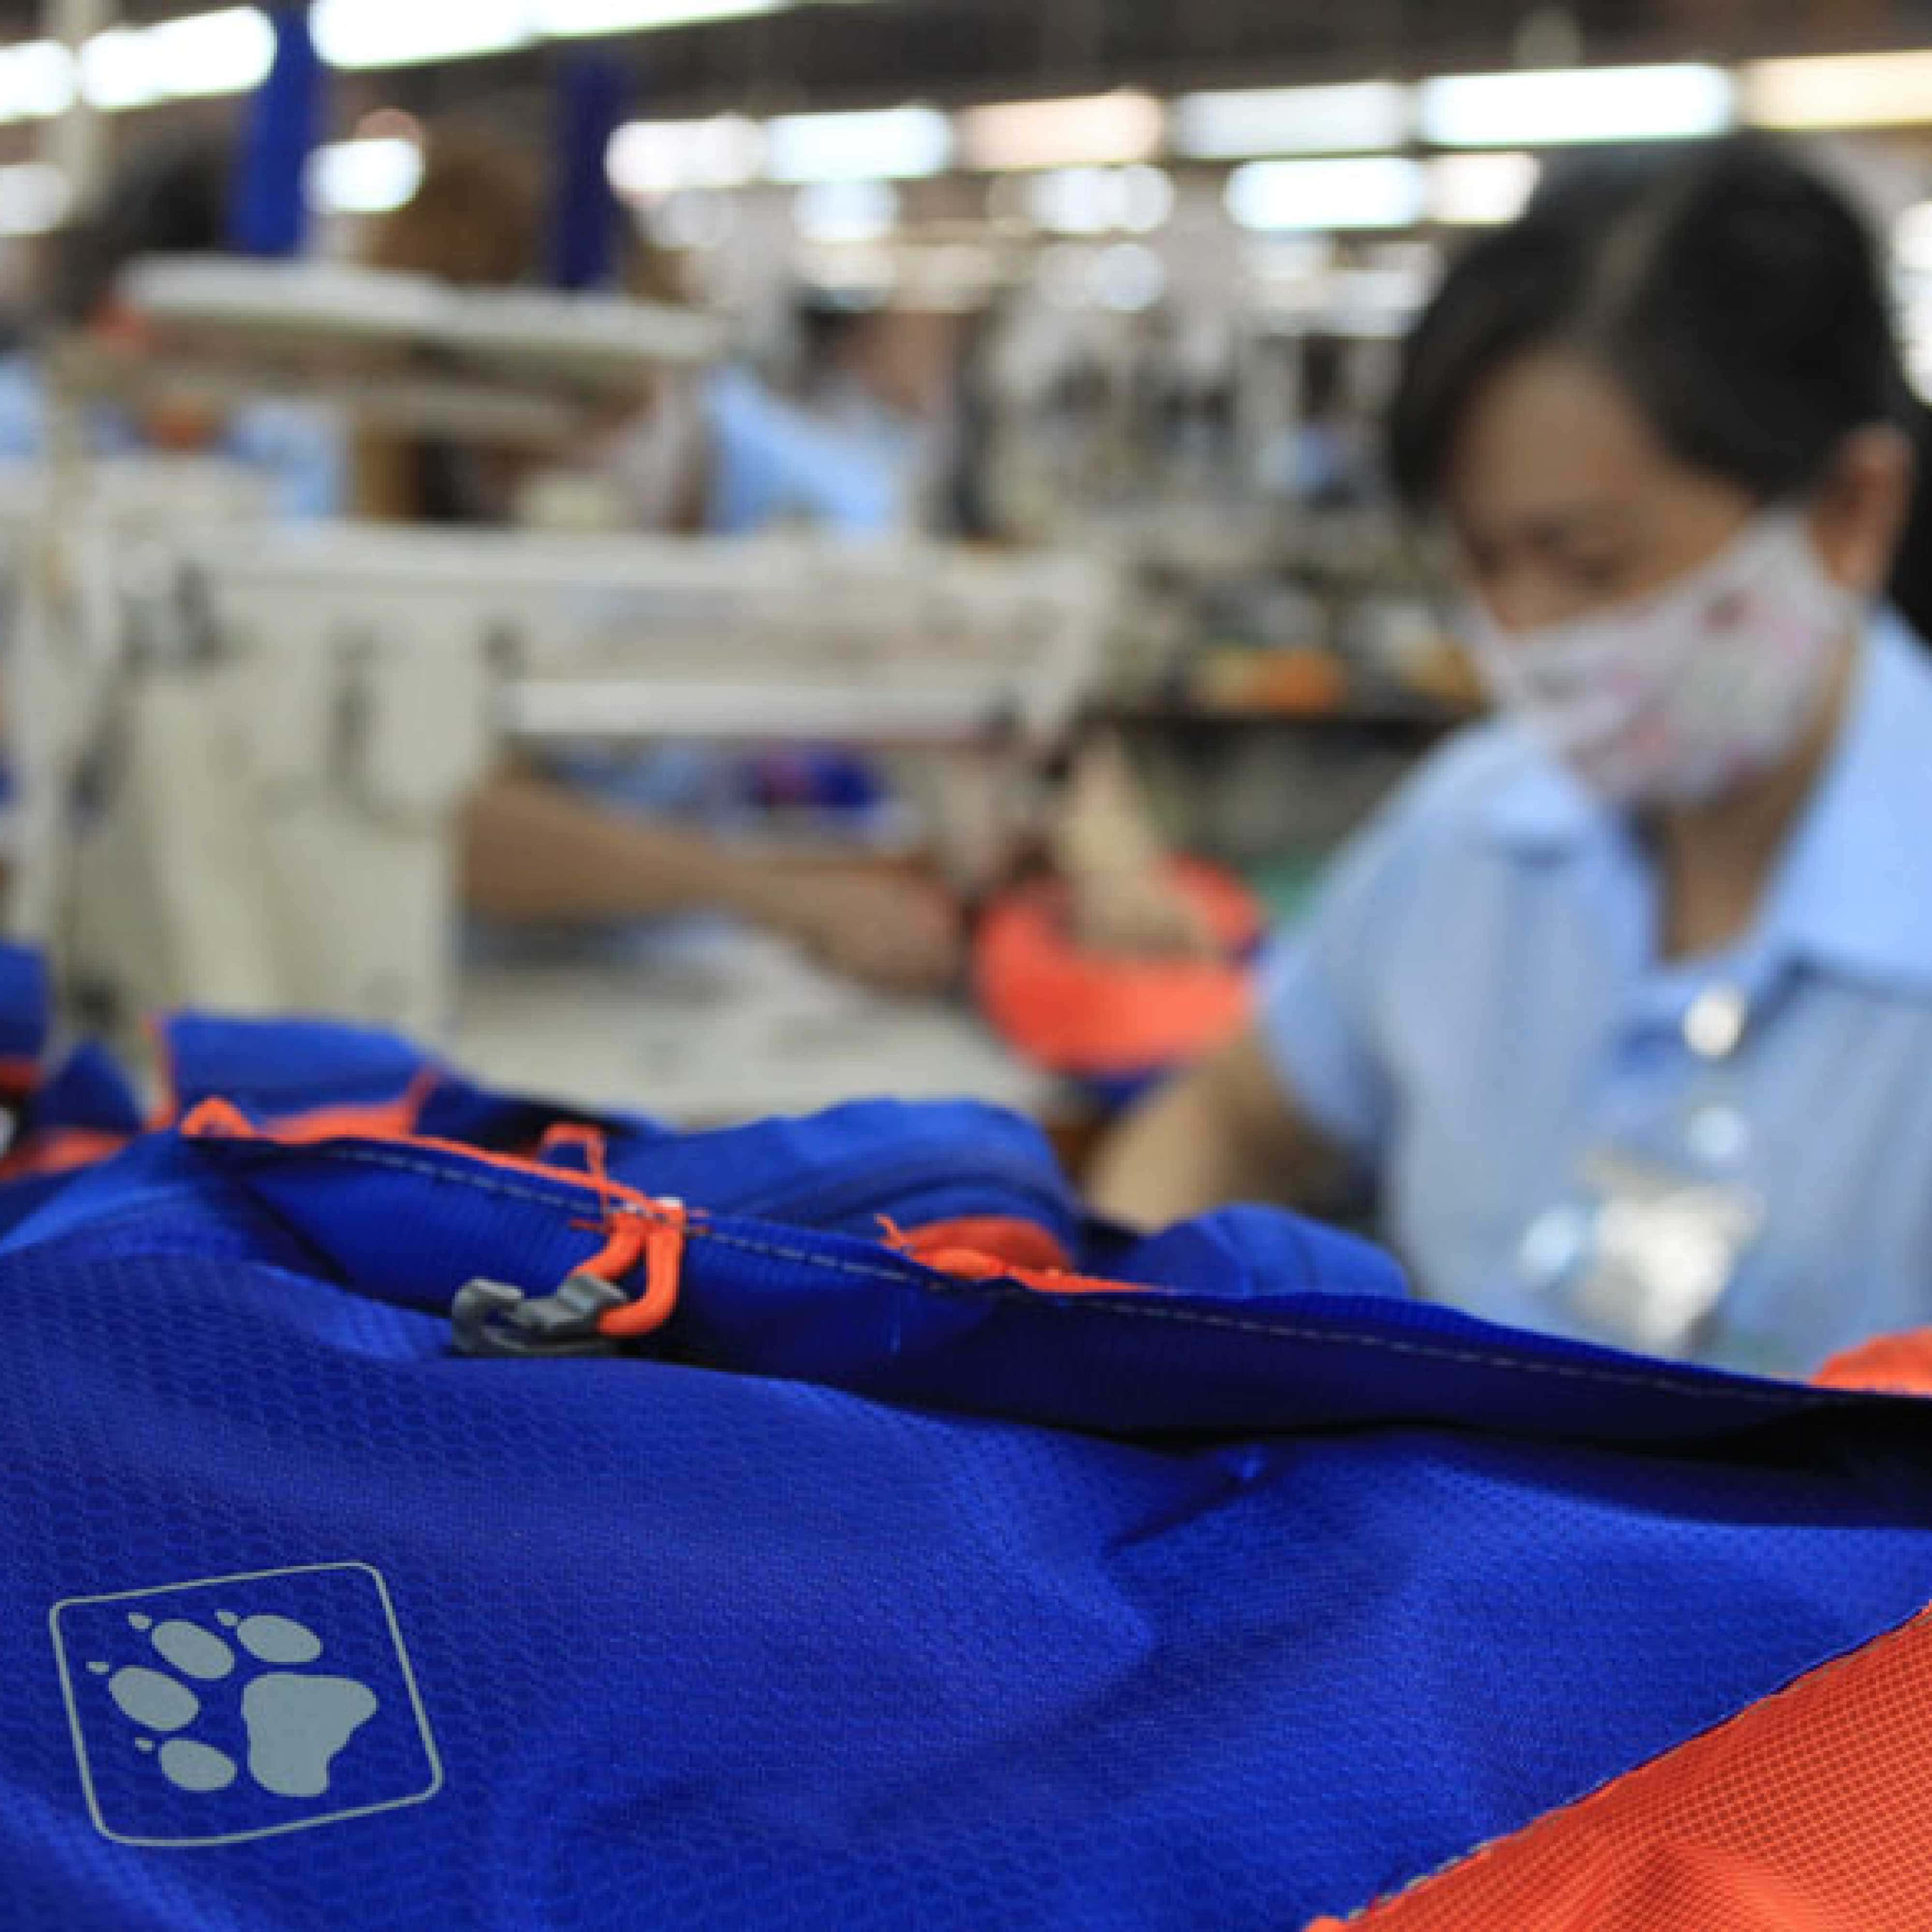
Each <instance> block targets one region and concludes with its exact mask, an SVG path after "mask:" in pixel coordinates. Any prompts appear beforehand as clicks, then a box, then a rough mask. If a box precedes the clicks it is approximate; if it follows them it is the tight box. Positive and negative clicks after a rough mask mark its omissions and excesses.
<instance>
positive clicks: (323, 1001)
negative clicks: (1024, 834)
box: [48, 525, 1111, 1104]
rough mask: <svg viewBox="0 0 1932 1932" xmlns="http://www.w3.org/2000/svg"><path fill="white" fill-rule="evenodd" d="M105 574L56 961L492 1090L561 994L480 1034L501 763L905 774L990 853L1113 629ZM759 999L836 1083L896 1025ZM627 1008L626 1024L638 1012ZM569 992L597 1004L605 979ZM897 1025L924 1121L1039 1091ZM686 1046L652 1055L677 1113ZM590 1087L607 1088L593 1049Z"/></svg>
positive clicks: (270, 550) (593, 583)
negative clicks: (478, 804)
mask: <svg viewBox="0 0 1932 1932" xmlns="http://www.w3.org/2000/svg"><path fill="white" fill-rule="evenodd" d="M84 553H85V555H86V558H87V559H88V568H89V571H91V572H92V573H95V574H99V573H105V581H96V582H93V583H90V585H89V591H88V594H87V595H86V597H85V598H83V604H84V607H85V608H86V610H88V611H89V612H90V613H92V624H93V625H94V626H95V629H96V631H97V632H98V630H99V628H100V627H101V626H102V625H106V626H107V628H108V629H109V631H110V633H111V634H110V635H108V636H106V637H101V636H100V635H98V634H97V635H96V636H95V637H94V638H93V640H92V642H91V643H90V646H89V655H90V657H92V658H95V659H96V660H101V661H111V662H112V663H113V664H114V666H115V670H114V672H113V676H111V677H108V678H107V679H104V680H103V682H102V683H101V687H100V688H101V703H100V706H99V715H98V719H97V721H96V737H95V746H94V749H93V751H92V754H91V756H90V760H89V762H90V763H91V765H92V770H93V776H92V780H91V781H90V784H89V791H90V793H91V797H92V804H91V807H90V817H89V820H88V822H87V823H86V824H85V825H84V826H80V827H78V828H74V829H72V832H71V863H70V864H69V865H68V867H67V868H66V883H67V887H68V889H66V890H65V892H63V893H62V895H61V901H60V904H59V907H58V914H57V916H55V918H54V919H52V921H51V922H50V929H49V935H48V936H50V937H52V938H55V940H56V941H58V950H59V952H60V953H61V956H62V958H63V959H64V960H65V962H66V965H67V967H68V971H69V973H70V974H71V977H72V978H73V979H74V981H75V983H77V984H79V985H80V986H84V987H86V988H87V989H89V990H90V991H91V992H92V993H93V994H94V995H95V1001H96V1004H104V1005H105V1006H107V1007H110V1009H112V1010H114V1011H115V1012H118V1013H132V1012H134V1011H137V1010H146V1009H148V1008H151V1007H155V1006H160V1005H168V1004H178V1003H183V1002H187V1003H193V1004H203V1005H208V1006H212V1007H220V1008H223V1009H225V1010H229V1011H242V1012H251V1011H254V1012H272V1011H287V1010H306V1011H315V1012H323V1013H334V1014H338V1015H341V1016H345V1017H348V1018H352V1019H364V1020H368V1021H371V1022H377V1023H380V1024H383V1025H394V1026H398V1027H401V1028H406V1029H407V1030H409V1031H412V1032H414V1033H416V1034H418V1035H419V1036H422V1037H427V1038H429V1039H432V1040H442V1041H446V1042H448V1041H450V1040H452V1039H456V1040H458V1042H459V1045H460V1047H461V1049H462V1050H463V1052H464V1054H465V1057H466V1058H469V1060H471V1061H472V1062H475V1061H483V1062H487V1061H490V1058H491V1057H492V1056H491V1053H490V1051H489V1041H490V1040H491V1039H494V1040H496V1041H497V1042H498V1043H508V1044H510V1045H511V1046H514V1035H515V1034H516V1032H517V1021H516V1019H515V1017H514V1016H515V1013H516V1012H517V1010H518V1007H517V986H518V984H519V982H517V980H515V979H514V977H510V978H506V977H505V976H504V975H503V974H496V975H495V976H494V977H490V976H489V975H487V974H486V975H485V976H484V980H483V983H482V984H481V986H475V985H474V984H472V994H473V995H474V997H473V998H472V1001H471V1002H470V1006H471V1019H472V1022H473V1023H472V1025H469V1026H468V1027H467V1028H459V1019H460V1010H461V1006H462V1002H461V1001H460V998H459V993H460V987H461V976H460V971H459V967H460V956H459V948H460V930H461V919H460V908H459V906H458V900H457V880H456V868H455V857H456V850H457V825H458V814H459V813H460V811H461V808H462V806H463V802H464V801H465V799H466V798H467V796H469V794H470V793H471V792H472V790H474V788H475V787H476V786H477V785H478V784H479V783H480V782H481V781H482V779H483V778H484V775H485V774H486V773H487V772H488V771H489V770H490V769H491V767H492V766H493V764H494V763H496V761H497V760H499V759H500V758H502V757H504V756H505V755H507V754H511V753H512V752H514V751H537V752H541V751H543V750H544V749H545V748H553V747H559V746H563V745H573V744H581V743H583V742H586V741H595V742H599V743H603V744H609V743H612V742H616V743H620V744H621V743H626V742H657V741H662V740H664V739H703V740H705V741H708V742H723V743H730V742H737V743H742V744H758V743H765V742H772V741H780V742H800V741H805V742H813V741H816V742H835V743H838V744H841V745H863V746H870V747H875V748H888V749H891V750H893V751H898V752H901V753H904V754H909V755H910V757H912V758H913V759H914V760H916V763H918V764H919V765H920V766H922V767H924V768H926V769H927V770H928V771H929V772H931V771H933V770H939V771H943V772H946V773H947V774H948V775H949V778H950V790H951V796H950V797H949V799H947V802H946V803H945V805H944V806H942V808H941V814H940V815H941V817H947V815H948V814H950V817H951V820H952V822H953V823H955V824H956V825H958V824H961V823H973V822H975V821H976V820H977V821H978V822H982V823H983V822H984V820H986V819H987V818H988V817H990V816H993V815H996V814H997V813H998V811H999V809H1000V807H1001V802H1002V800H1003V799H1004V796H1006V795H1007V793H1009V792H1010V789H1011V787H1012V785H1013V781H1014V777H1015V774H1016V771H1017V770H1018V769H1019V768H1020V767H1021V766H1022V765H1023V763H1024V762H1025V759H1026V758H1027V757H1029V756H1030V755H1031V754H1034V753H1035V752H1037V749H1038V748H1040V746H1042V745H1044V744H1046V743H1047V742H1050V741H1051V740H1052V738H1053V737H1054V736H1055V733H1057V732H1058V731H1059V730H1061V727H1063V726H1064V724H1066V723H1067V721H1068V719H1069V718H1070V715H1072V713H1073V710H1074V709H1075V708H1076V706H1077V705H1078V704H1079V702H1080V700H1081V699H1082V696H1083V695H1084V694H1085V693H1086V692H1087V691H1088V690H1089V689H1090V688H1091V685H1092V684H1093V682H1094V679H1095V677H1096V676H1097V672H1098V670H1099V668H1100V661H1101V653H1102V648H1103V640H1104V637H1105V634H1106V629H1107V627H1108V623H1109V610H1110V598H1111V586H1110V583H1109V579H1108V578H1107V577H1106V574H1105V573H1104V572H1103V571H1100V570H1099V569H1098V568H1096V567H1094V566H1091V565H1088V564H1087V563H1085V562H1082V560H1080V559H1075V558H1067V557H1062V556H1052V555H1034V556H1013V557H1005V556H995V555H992V554H980V553H973V552H970V551H968V550H962V549H960V548H958V547H947V546H942V545H938V544H925V543H907V544H881V545H876V546H853V545H849V544H835V543H832V542H829V541H823V540H818V539H807V538H799V537H784V538H771V539H766V540H754V541H749V542H744V541H733V542H723V541H712V540H703V539H674V538H604V537H578V536H571V537H563V536H550V535H532V534H527V533H519V532H441V531H430V530H421V529H401V528H397V527H393V526H355V525H338V526H327V525H323V526H307V527H299V526H298V527H289V528H281V529H276V528H266V529H251V530H248V531H245V532H235V531H233V530H226V529H211V528H208V527H207V526H205V525H204V526H200V527H199V528H197V529H193V530H184V531H180V532H171V533H169V534H168V535H166V536H165V537H159V538H156V539H155V540H154V541H152V542H150V543H148V544H145V545H143V546H141V547H138V548H137V549H133V550H130V549H126V548H121V549H116V548H115V547H113V546H105V547H103V546H93V547H86V549H85V552H84ZM970 863H971V860H970V859H966V860H963V861H962V864H963V865H970ZM733 970H735V969H733ZM538 977H541V976H538ZM753 977H754V980H757V985H758V987H759V989H761V991H760V997H761V998H763V1001H764V1007H765V1010H766V1015H767V1019H769V1022H770V1024H769V1025H768V1026H767V1027H766V1037H767V1040H768V1043H769V1041H772V1040H776V1041H779V1042H781V1043H782V1041H783V1040H784V1039H787V1038H789V1039H790V1040H791V1041H792V1042H793V1045H794V1046H795V1045H796V1042H797V1040H799V1039H800V1038H802V1037H803V1036H804V1035H805V1034H812V1033H813V1032H814V1031H816V1032H817V1034H820V1035H821V1036H823V1039H825V1040H830V1041H831V1043H832V1044H831V1045H830V1046H828V1047H826V1048H825V1052H826V1053H830V1054H832V1055H835V1054H836V1052H838V1046H837V1040H838V1028H839V1027H841V1026H844V1027H845V1028H847V1029H848V1031H849V1029H850V1028H853V1027H854V1026H857V1027H860V1028H867V1027H870V1028H873V1029H874V1030H875V1029H876V1026H877V1025H878V1024H880V1023H881V1017H882V1013H883V1009H875V1010H874V1011H873V1012H872V1013H871V1014H870V1015H869V1016H866V1015H864V1014H861V1013H858V1012H857V1011H856V1010H852V1011H849V1012H848V1011H845V1010H844V1009H842V1008H841V1007H840V1006H839V1003H838V1001H837V1000H836V999H835V998H832V997H831V996H830V995H826V994H825V993H824V992H823V989H822V988H820V989H818V990H812V989H810V988H808V987H807V986H805V985H804V984H803V983H795V984H794V985H793V987H792V989H791V991H790V992H789V993H787V994H785V995H784V996H783V997H781V998H778V1001H777V1003H776V1005H775V1006H774V1004H773V1001H772V984H773V983H772V975H771V973H770V972H769V971H761V972H760V973H759V974H754V976H753ZM553 978H554V976H553ZM606 980H607V990H608V991H609V992H610V994H611V995H612V997H611V999H610V1000H609V1001H607V1002H606V1010H607V1013H609V1014H610V1016H612V1017H613V1019H614V1017H615V1016H616V1014H617V1013H619V1012H620V1011H622V1001H623V1000H624V999H625V998H628V1000H629V1001H631V1002H633V1003H634V1002H635V1001H637V991H638V989H637V985H636V983H634V982H631V983H629V990H628V992H619V988H620V987H622V986H624V985H625V983H624V982H622V981H621V980H619V981H611V980H609V976H606ZM520 984H521V985H523V986H524V987H526V988H529V987H531V986H534V985H535V981H534V980H530V979H529V978H527V977H526V978H525V979H524V980H522V981H521V982H520ZM741 990H742V989H741ZM552 995H553V1004H557V1003H559V1002H560V1003H561V1004H562V1005H563V1006H565V1007H569V1008H571V1009H572V1010H578V1011H580V1010H582V1009H583V1007H584V1006H585V1004H586V1001H589V1003H590V1004H592V1005H594V1004H595V997H594V995H593V992H592V989H589V987H588V986H586V983H585V982H584V981H583V978H582V977H581V975H579V976H578V977H577V978H576V979H575V980H572V981H571V982H570V983H568V985H566V984H565V983H563V982H558V983H557V984H556V986H553V988H552ZM506 1001H508V1004H507V1005H506V1004H505V1002H506ZM828 1002H829V1004H828ZM479 1007H480V1010H481V1013H482V1014H483V1016H484V1017H483V1018H482V1019H481V1021H480V1022H478V1021H476V1019H475V1016H476V1013H477V1012H478V1010H479ZM523 1010H526V1011H527V1010H529V1003H528V1002H525V1005H524V1009H523ZM665 1010H666V1011H667V1012H675V1011H676V1003H675V1001H673V1002H671V1003H670V1005H669V1006H668V1007H667V1008H666V1009H665ZM814 1014H816V1015H817V1017H816V1018H815V1019H814V1018H813V1017H812V1015H814ZM841 1014H842V1017H840V1015H841ZM828 1015H830V1016H832V1017H831V1018H829V1019H828V1017H827V1016H828ZM686 1019H687V1022H688V1014H687V1016H686ZM892 1024H894V1025H910V1026H911V1027H912V1031H911V1032H910V1033H908V1034H907V1036H906V1039H905V1040H904V1043H902V1046H903V1051H902V1052H901V1055H899V1062H900V1064H899V1067H898V1072H899V1075H900V1078H899V1079H898V1082H897V1084H898V1085H899V1086H900V1087H901V1088H902V1089H909V1090H910V1091H925V1090H926V1089H927V1088H931V1089H932V1090H933V1091H948V1090H950V1089H952V1088H959V1087H962V1086H963V1087H967V1088H971V1089H972V1090H973V1091H987V1090H988V1088H989V1082H991V1084H992V1086H993V1087H994V1089H995V1091H1002V1093H1003V1094H1004V1088H1010V1087H1011V1085H1012V1084H1013V1082H1012V1079H1011V1076H1010V1070H1004V1072H1003V1076H1002V1077H1003V1080H1004V1088H1003V1086H1002V1084H1001V1082H1000V1081H993V1080H992V1070H991V1067H990V1064H988V1063H980V1064H972V1065H964V1064H962V1063H961V1062H960V1060H959V1055H958V1054H957V1053H956V1052H954V1051H953V1048H954V1047H955V1046H956V1045H957V1043H956V1041H948V1040H946V1039H944V1038H942V1037H941V1035H940V1034H937V1033H935V1032H934V1031H932V1028H930V1027H929V1026H928V1027H926V1028H925V1029H924V1031H920V1027H919V1024H918V1023H916V1022H914V1021H913V1018H912V1016H909V1015H907V1014H904V1013H901V1014H900V1015H899V1016H898V1018H897V1019H895V1020H894V1021H893V1022H892ZM479 1026H480V1028H481V1033H480V1035H479V1032H478V1028H479ZM827 1026H829V1027H830V1028H831V1032H830V1034H826V1027H827ZM915 1036H916V1037H915ZM479 1040H480V1044H479ZM665 1044H668V1045H670V1046H673V1047H674V1046H675V1041H674V1040H671V1041H669V1042H668V1043H661V1045H660V1047H659V1048H658V1049H649V1050H646V1049H644V1048H643V1047H640V1049H639V1051H640V1053H642V1055H643V1061H640V1063H639V1064H640V1066H641V1065H642V1064H643V1062H644V1061H650V1060H651V1059H652V1054H653V1053H655V1055H656V1060H657V1061H658V1063H660V1064H659V1071H658V1078H659V1084H662V1083H663V1082H664V1079H666V1078H667V1076H665V1075H664V1070H663V1067H662V1065H661V1063H662V1061H663V1059H664V1045H665ZM821 1045H823V1040H821ZM582 1047H583V1043H582V1042H578V1043H577V1048H582ZM577 1048H571V1049H568V1050H569V1051H573V1052H574V1051H577ZM556 1051H557V1052H562V1051H565V1048H563V1047H561V1046H559V1047H558V1048H557V1049H556ZM498 1058H499V1059H500V1058H501V1056H500V1055H499V1056H498ZM552 1058H554V1054H553V1055H552ZM579 1058H580V1060H581V1061H583V1065H584V1077H583V1078H580V1079H577V1081H576V1082H575V1083H574V1084H575V1085H577V1086H578V1087H580V1088H581V1087H583V1086H585V1085H586V1084H587V1082H589V1081H590V1080H591V1079H594V1076H595V1072H596V1066H595V1061H596V1055H595V1048H594V1046H592V1047H591V1048H589V1049H585V1050H584V1051H583V1052H580V1053H579ZM780 1058H782V1055H780ZM820 1058H821V1060H822V1059H823V1058H824V1054H823V1053H821V1055H820ZM510 1060H511V1061H512V1062H515V1061H516V1060H517V1056H516V1055H515V1054H514V1052H512V1053H511V1055H510ZM518 1064H520V1063H518ZM921 1067H923V1068H924V1069H925V1070H926V1071H925V1072H923V1073H922V1072H920V1071H919V1069H920V1068H921ZM483 1070H484V1071H485V1072H486V1073H487V1072H489V1071H490V1067H489V1066H488V1065H487V1064H485V1065H484V1069H483ZM531 1071H532V1073H535V1072H536V1071H538V1070H537V1069H534V1068H533V1069H532V1070H531ZM514 1074H515V1067H514V1065H506V1066H505V1067H504V1069H503V1071H502V1075H501V1076H500V1077H505V1078H510V1077H513V1076H514ZM626 1077H627V1079H628V1077H629V1076H626ZM801 1082H802V1085H801V1084H799V1083H794V1085H796V1086H797V1088H798V1094H797V1097H799V1098H800V1099H801V1100H802V1099H803V1098H804V1097H806V1096H807V1095H808V1094H809V1093H810V1091H811V1087H812V1079H811V1077H809V1076H803V1075H802V1076H801ZM670 1084H671V1085H676V1082H675V1080H673V1081H671V1082H670ZM884 1084H888V1085H890V1084H893V1083H892V1082H885V1083H884ZM694 1104H695V1103H694Z"/></svg>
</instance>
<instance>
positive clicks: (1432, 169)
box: [1427, 153, 1543, 227]
mask: <svg viewBox="0 0 1932 1932" xmlns="http://www.w3.org/2000/svg"><path fill="white" fill-rule="evenodd" d="M1427 166H1428V169H1429V212H1430V217H1431V219H1432V220H1436V221H1442V222H1447V223H1451V224H1452V225H1454V226H1472V227H1473V226H1482V225H1484V224H1493V223H1499V222H1504V221H1514V220H1515V219H1516V218H1517V216H1518V215H1519V214H1521V213H1522V212H1523V209H1524V208H1526V206H1527V205H1529V198H1530V196H1532V195H1533V194H1534V193H1535V192H1536V184H1537V181H1538V178H1540V177H1541V174H1542V172H1543V169H1542V166H1541V163H1539V162H1538V160H1537V158H1536V157H1535V155H1534V154H1511V153H1504V154H1438V155H1437V156H1436V157H1435V158H1434V159H1433V160H1431V161H1430V162H1429V163H1428V164H1427Z"/></svg>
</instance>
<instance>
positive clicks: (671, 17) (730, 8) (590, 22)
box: [535, 0, 789, 40]
mask: <svg viewBox="0 0 1932 1932" xmlns="http://www.w3.org/2000/svg"><path fill="white" fill-rule="evenodd" d="M788 4H789V0H535V7H536V23H537V27H538V31H540V32H542V33H544V34H550V35H551V36H553V37H555V38H556V39H559V40H563V39H568V38H570V37H572V36H574V35H577V34H644V33H650V32H653V31H656V30H658V29H659V28H666V27H695V26H702V25H703V23H706V22H707V21H711V20H745V19H747V18H748V17H751V16H752V15H754V14H757V13H778V12H779V11H780V10H781V9H782V8H783V7H785V6H786V5H788Z"/></svg>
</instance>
